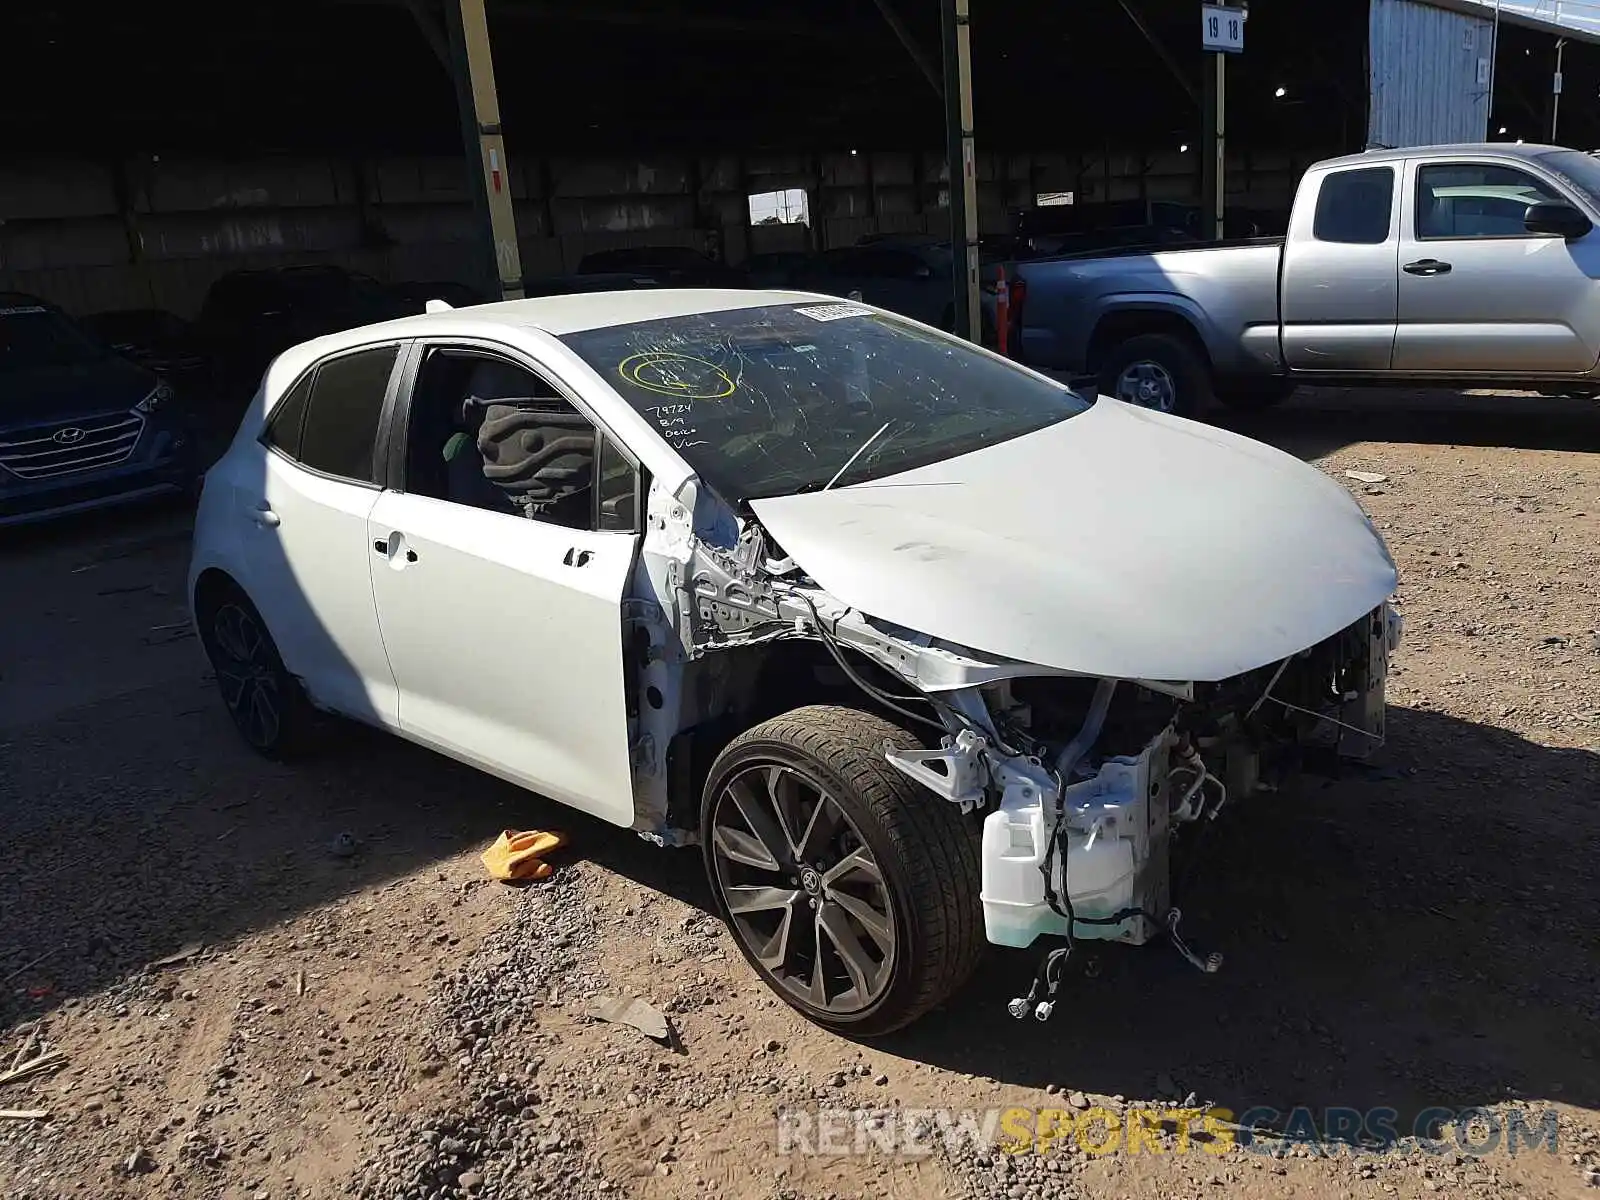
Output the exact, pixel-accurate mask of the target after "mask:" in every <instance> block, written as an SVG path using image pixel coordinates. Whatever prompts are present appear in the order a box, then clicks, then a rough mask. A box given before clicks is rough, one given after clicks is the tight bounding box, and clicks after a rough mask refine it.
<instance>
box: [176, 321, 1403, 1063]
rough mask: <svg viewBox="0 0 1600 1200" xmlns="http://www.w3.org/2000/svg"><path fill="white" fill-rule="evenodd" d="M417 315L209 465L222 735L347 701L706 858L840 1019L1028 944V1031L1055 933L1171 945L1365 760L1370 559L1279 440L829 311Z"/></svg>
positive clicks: (207, 621) (1369, 742)
mask: <svg viewBox="0 0 1600 1200" xmlns="http://www.w3.org/2000/svg"><path fill="white" fill-rule="evenodd" d="M430 307H435V308H439V309H440V310H439V311H430V312H429V313H427V314H425V315H420V316H415V317H410V318H406V319H404V320H399V321H394V322H391V323H388V324H384V325H375V326H370V327H367V328H362V329H353V330H350V331H348V332H345V333H340V334H336V335H333V336H331V337H325V338H321V339H319V340H317V341H313V342H308V343H306V344H305V345H302V346H298V347H296V348H294V349H292V350H290V351H287V352H286V353H284V354H283V355H282V356H281V357H280V358H278V360H277V361H276V362H274V363H273V365H272V366H271V368H270V369H269V370H268V372H267V374H266V377H265V379H264V380H263V382H262V386H261V389H260V391H259V392H258V393H257V395H256V397H255V400H254V402H253V403H252V405H251V407H250V409H249V411H248V413H247V415H246V417H245V419H244V422H243V424H242V425H241V427H240V429H239V432H238V434H237V436H236V437H235V438H234V440H233V443H232V445H231V447H230V448H229V450H228V451H227V453H226V454H225V455H224V456H223V457H222V459H221V460H220V461H219V462H218V463H217V465H216V466H215V467H214V468H213V469H212V471H211V472H210V474H209V475H208V476H207V479H206V484H205V489H204V494H203V499H202V501H201V505H200V511H199V515H198V518H197V523H196V528H195V542H194V558H193V565H192V569H191V574H190V596H191V598H192V602H193V607H194V616H195V621H196V624H197V627H198V630H199V633H200V636H201V638H202V639H203V642H204V645H205V649H206V651H207V653H208V655H209V656H210V659H211V662H212V664H213V666H214V668H215V671H216V677H217V681H218V683H219V685H220V688H221V691H222V695H223V699H224V700H225V701H226V703H227V706H228V710H229V712H230V713H231V714H232V716H233V719H234V721H235V722H236V724H237V726H238V728H239V731H240V733H241V734H242V735H243V736H244V737H245V738H246V739H247V740H248V741H249V743H250V744H251V745H252V746H253V747H255V748H256V749H257V750H259V751H261V752H262V753H263V754H267V755H272V756H283V755H288V754H290V753H291V752H293V751H295V750H297V749H300V748H303V747H305V746H306V745H307V744H308V742H309V741H311V740H313V739H314V735H316V734H317V733H318V731H319V729H320V727H322V726H323V724H324V714H337V715H339V716H343V717H348V718H353V719H355V720H358V721H363V722H366V723H368V724H370V725H375V726H378V727H380V728H383V729H387V730H390V731H392V732H394V733H397V734H399V735H400V736H402V737H405V738H408V739H410V740H412V741H415V742H417V743H420V744H421V745H424V746H428V747H431V748H433V749H435V750H438V751H440V752H442V753H444V754H448V755H450V756H452V757H454V758H457V759H460V760H462V761H464V762H467V763H470V764H472V765H474V766H476V767H480V768H482V769H483V770H485V771H488V772H490V773H492V774H494V775H497V776H500V777H501V778H503V779H507V780H511V781H513V782H515V783H518V784H521V785H523V786H525V787H527V788H529V789H531V790H533V791H536V792H539V793H542V794H544V795H546V796H549V797H553V798H554V799H556V800H558V801H561V802H562V803H565V804H568V805H571V806H572V807H574V808H577V809H581V810H583V811H585V812H588V813H592V814H594V815H595V816H598V817H600V818H603V819H604V820H606V821H609V822H612V823H614V824H616V825H620V826H624V827H629V828H632V829H634V830H637V831H638V832H639V833H641V834H643V835H645V836H646V837H649V838H651V839H653V840H655V841H657V842H659V843H661V844H663V845H686V844H698V845H700V846H701V847H702V848H703V853H704V856H705V863H706V869H707V873H708V875H709V878H710V880H711V885H712V889H713V891H714V893H715V896H716V900H717V903H718V905H719V906H720V908H721V911H722V914H723V916H724V917H725V918H726V920H727V922H728V924H729V926H730V928H731V929H732V931H733V934H734V936H735V937H736V939H737V941H738V943H739V945H740V947H741V948H742V949H743V951H744V954H745V956H746V957H747V958H748V959H749V961H750V963H751V965H752V967H753V968H754V969H755V970H756V971H757V972H758V973H759V974H760V975H761V976H762V978H763V979H764V980H765V981H766V982H767V983H768V984H769V985H770V986H771V987H772V988H773V989H774V990H775V991H776V992H777V993H778V994H779V995H780V996H782V997H783V998H784V999H785V1000H786V1001H788V1002H789V1003H790V1004H792V1005H793V1006H794V1007H795V1008H797V1009H799V1010H800V1011H801V1012H803V1013H804V1014H805V1015H807V1016H808V1017H810V1018H811V1019H813V1020H815V1021H817V1022H819V1023H821V1024H823V1025H826V1026H828V1027H830V1028H834V1029H838V1030H841V1031H847V1032H851V1033H854V1034H859V1035H869V1034H876V1033H882V1032H885V1031H888V1030H890V1029H894V1028H896V1027H899V1026H901V1025H904V1024H905V1023H907V1022H909V1021H911V1020H912V1019H914V1018H915V1017H917V1016H918V1015H920V1014H922V1013H923V1012H925V1011H926V1010H928V1009H929V1008H930V1007H932V1006H934V1005H936V1004H938V1003H939V1002H940V1001H942V1000H944V999H945V998H946V997H948V996H949V995H950V994H951V993H952V992H953V991H954V990H955V989H956V988H957V987H958V986H959V985H960V984H961V983H962V981H963V979H964V978H965V977H966V976H967V975H968V973H969V972H970V971H971V970H972V968H973V967H974V965H975V963H976V961H977V959H978V957H979V954H980V952H981V950H982V948H983V946H984V944H985V942H986V941H987V942H993V943H998V944H1002V945H1009V946H1016V947H1028V946H1033V945H1034V944H1035V943H1036V942H1038V941H1039V940H1040V939H1041V938H1044V939H1046V941H1045V943H1044V945H1045V946H1046V947H1047V948H1053V949H1051V953H1050V955H1048V956H1046V957H1044V958H1043V959H1042V960H1041V967H1040V970H1039V972H1038V978H1037V979H1036V981H1035V987H1034V988H1033V989H1032V990H1031V991H1030V992H1029V995H1028V997H1027V998H1026V999H1021V998H1019V1000H1017V1001H1016V1002H1014V1003H1013V1005H1012V1011H1013V1012H1014V1013H1016V1014H1017V1015H1019V1016H1020V1015H1023V1014H1025V1013H1027V1012H1029V1011H1033V1012H1035V1014H1036V1015H1039V1016H1041V1017H1042V1016H1045V1015H1048V1012H1049V1006H1048V997H1049V996H1050V994H1052V993H1053V990H1054V987H1055V985H1056V982H1057V981H1058V979H1059V976H1060V971H1059V965H1060V961H1061V955H1062V954H1063V953H1064V952H1065V951H1066V950H1069V949H1070V946H1071V944H1072V940H1073V939H1074V938H1077V939H1080V940H1081V939H1085V938H1093V939H1100V940H1111V941H1121V942H1126V943H1132V944H1142V943H1145V942H1147V941H1150V940H1152V939H1154V938H1156V937H1170V938H1171V940H1172V941H1173V942H1175V943H1176V944H1177V945H1178V946H1179V947H1180V948H1182V942H1181V940H1180V939H1179V937H1178V932H1177V927H1176V926H1177V920H1176V916H1177V914H1176V910H1175V909H1173V907H1172V903H1171V897H1170V895H1169V883H1168V880H1169V869H1168V863H1169V851H1170V850H1171V849H1172V847H1173V845H1174V843H1175V842H1176V841H1178V840H1181V839H1182V837H1183V835H1184V833H1185V832H1186V830H1187V829H1188V828H1190V827H1191V826H1193V825H1195V823H1197V822H1203V821H1206V820H1209V819H1210V818H1213V817H1215V816H1216V815H1217V813H1218V812H1219V811H1220V810H1221V809H1222V807H1223V806H1224V805H1225V804H1231V803H1233V802H1235V801H1238V800H1240V799H1242V798H1243V797H1244V796H1245V795H1247V794H1248V793H1249V792H1250V791H1252V790H1254V788H1255V786H1256V783H1257V782H1258V780H1259V779H1260V777H1261V775H1262V774H1263V772H1265V773H1267V774H1271V773H1272V772H1273V771H1274V770H1276V769H1277V768H1276V764H1277V762H1278V760H1279V759H1280V757H1282V756H1283V755H1285V754H1286V753H1289V754H1292V753H1295V752H1301V753H1303V752H1304V748H1305V747H1306V745H1307V744H1308V743H1309V744H1312V745H1320V746H1321V747H1322V748H1323V749H1324V750H1325V751H1326V752H1328V753H1331V754H1344V755H1355V756H1360V755H1364V754H1365V753H1366V752H1367V751H1368V750H1370V749H1371V747H1372V746H1374V745H1376V744H1377V743H1379V742H1380V741H1381V740H1382V737H1383V704H1384V701H1383V683H1384V676H1385V673H1386V670H1387V664H1388V659H1389V655H1390V652H1391V651H1392V650H1393V648H1394V646H1395V644H1396V641H1397V639H1398V632H1399V622H1398V618H1397V617H1396V616H1395V615H1394V613H1393V612H1392V610H1391V609H1390V607H1389V605H1388V598H1389V597H1390V596H1391V594H1392V592H1393V590H1394V587H1395V582H1396V580H1395V569H1394V564H1393V562H1392V560H1391V558H1390V556H1389V553H1388V551H1387V550H1386V548H1385V546H1384V544H1383V542H1382V540H1381V538H1380V537H1379V535H1378V534H1377V532H1376V531H1375V529H1374V528H1373V526H1372V525H1371V523H1370V522H1369V521H1368V520H1367V519H1366V517H1365V516H1364V515H1363V514H1362V512H1361V510H1360V508H1359V506H1358V505H1357V504H1356V503H1355V501H1354V500H1353V499H1352V498H1351V497H1350V496H1349V495H1348V494H1347V493H1346V492H1345V490H1344V489H1343V488H1341V487H1339V486H1338V485H1337V484H1335V483H1333V482H1332V481H1331V480H1329V479H1327V478H1326V477H1324V476H1323V475H1322V474H1321V473H1320V472H1318V471H1317V470H1315V469H1314V468H1312V467H1309V466H1306V465H1304V464H1302V463H1300V462H1299V461H1297V460H1295V459H1293V458H1291V457H1289V456H1288V455H1285V454H1282V453H1280V452H1278V451H1277V450H1274V449H1271V448H1269V447H1267V446H1263V445H1261V444H1259V443H1256V442H1253V441H1250V440H1248V439H1246V438H1242V437H1238V436H1236V435H1234V434H1231V433H1226V432H1222V431H1220V430H1217V429H1213V428H1210V427H1208V426H1205V425H1200V424H1196V423H1193V422H1189V421H1185V420H1181V419H1177V418H1172V417H1165V416H1162V415H1160V414H1156V413H1152V412H1148V411H1144V410H1140V409H1137V408H1133V407H1130V406H1128V405H1126V404H1122V403H1119V402H1117V401H1114V400H1107V399H1096V398H1095V397H1093V396H1092V395H1086V394H1080V393H1078V392H1076V391H1073V390H1071V389H1070V388H1068V387H1067V386H1065V385H1063V384H1061V383H1058V382H1055V381H1053V380H1051V379H1049V378H1047V377H1045V376H1043V375H1040V374H1037V373H1035V372H1033V371H1030V370H1028V369H1026V368H1024V367H1022V366H1019V365H1018V364H1016V363H1014V362H1011V361H1008V360H1006V359H1004V358H1001V357H998V356H996V355H994V354H991V353H989V352H988V351H985V350H983V349H980V348H978V347H975V346H972V345H970V344H968V343H966V342H962V341H960V340H957V339H955V338H953V337H951V336H949V335H947V334H943V333H940V332H938V331H936V330H933V329H930V328H927V327H925V326H922V325H919V324H916V323H915V322H912V321H909V320H906V319H904V318H902V317H898V316H895V315H893V314H891V313H887V312H883V311H881V310H878V309H876V308H872V307H870V306H867V305H861V304H854V303H842V302H839V301H837V300H833V299H828V298H825V297H817V296H809V295H803V294H797V293H792V292H743V291H710V290H702V291H671V290H659V291H640V292H626V293H613V294H589V295H579V296H558V297H551V298H547V299H539V300H526V301H518V302H514V303H505V304H490V305H484V306H480V307H474V308H466V309H460V310H447V309H443V308H442V306H430ZM1185 952H1186V953H1187V951H1185ZM1190 957H1191V958H1192V959H1193V958H1194V957H1195V956H1193V955H1192V954H1191V955H1190ZM1196 961H1199V960H1196Z"/></svg>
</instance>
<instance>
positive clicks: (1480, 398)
mask: <svg viewBox="0 0 1600 1200" xmlns="http://www.w3.org/2000/svg"><path fill="white" fill-rule="evenodd" d="M1205 419H1206V420H1207V421H1210V422H1212V423H1214V424H1216V425H1220V426H1222V427H1223V428H1225V429H1232V430H1234V431H1235V432H1236V433H1242V434H1244V435H1245V436H1247V437H1253V438H1258V439H1260V440H1261V441H1264V442H1271V443H1272V444H1273V445H1275V446H1278V447H1279V448H1281V449H1283V450H1287V451H1289V452H1290V453H1292V454H1297V455H1299V456H1300V457H1301V458H1305V459H1314V458H1320V457H1322V456H1323V455H1325V454H1332V453H1333V452H1334V451H1336V450H1340V449H1343V448H1344V447H1345V446H1348V445H1351V444H1352V443H1355V442H1409V443H1415V444H1420V445H1440V446H1495V447H1504V448H1509V449H1517V450H1579V451H1583V450H1595V451H1600V401H1595V400H1575V399H1565V398H1561V397H1554V396H1532V395H1521V394H1518V395H1463V394H1462V393H1460V392H1449V391H1429V390H1401V389H1391V388H1302V389H1301V390H1300V391H1299V392H1297V393H1296V394H1295V395H1294V397H1293V398H1292V399H1290V400H1288V401H1287V402H1285V403H1284V404H1283V405H1282V406H1281V407H1278V408H1274V409H1268V410H1267V411H1265V412H1259V413H1244V412H1230V411H1228V410H1226V409H1217V410H1213V411H1211V412H1208V413H1207V414H1206V416H1205Z"/></svg>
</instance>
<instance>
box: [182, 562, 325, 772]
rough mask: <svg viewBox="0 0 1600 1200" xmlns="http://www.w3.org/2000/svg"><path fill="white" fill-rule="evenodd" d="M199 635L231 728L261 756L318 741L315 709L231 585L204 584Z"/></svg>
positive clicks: (288, 754)
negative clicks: (211, 585)
mask: <svg viewBox="0 0 1600 1200" xmlns="http://www.w3.org/2000/svg"><path fill="white" fill-rule="evenodd" d="M196 610H197V611H196V619H197V622H198V625H199V631H200V641H201V644H202V645H204V646H205V650H206V657H207V658H209V659H210V660H211V669H212V671H213V673H214V674H215V675H216V678H217V690H218V691H219V692H220V693H221V695H222V702H223V704H224V705H225V706H226V707H227V709H228V715H229V717H230V718H232V720H233V725H234V728H235V729H237V730H238V731H239V736H241V737H242V738H244V740H245V743H246V744H247V745H249V747H250V748H251V749H252V750H254V751H255V752H256V753H257V754H260V755H261V756H262V757H263V758H268V759H272V760H274V761H282V760H285V759H290V758H295V757H298V756H299V755H301V754H304V753H306V752H307V751H309V750H311V749H312V748H313V747H314V746H315V744H316V740H317V739H316V734H317V731H318V720H317V713H316V710H315V709H313V708H312V706H311V702H310V700H309V699H307V697H306V693H305V689H304V688H302V687H301V686H300V681H299V680H298V679H296V678H295V677H294V676H293V675H291V674H289V671H288V669H287V668H286V667H285V666H284V665H283V659H282V657H281V656H280V655H279V654H278V647H277V645H276V644H275V643H274V642H273V640H272V635H271V634H270V633H268V632H267V623H266V622H265V621H263V620H262V619H261V614H260V613H259V612H258V611H257V610H256V606H255V605H254V604H252V603H250V599H249V597H248V596H246V595H245V594H244V592H243V591H242V590H241V589H240V588H238V587H237V586H235V585H232V584H228V585H220V586H215V587H213V588H211V589H209V590H208V592H207V593H206V594H205V595H204V596H203V597H202V599H201V601H200V603H199V604H197V605H196Z"/></svg>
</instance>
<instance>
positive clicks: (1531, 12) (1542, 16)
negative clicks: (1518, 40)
mask: <svg viewBox="0 0 1600 1200" xmlns="http://www.w3.org/2000/svg"><path fill="white" fill-rule="evenodd" d="M1419 3H1422V4H1428V5H1431V6H1433V7H1434V8H1442V9H1447V10H1449V11H1452V12H1458V13H1464V14H1467V15H1470V16H1473V17H1478V18H1481V19H1485V20H1489V21H1493V20H1494V13H1495V8H1496V7H1497V6H1498V8H1499V10H1500V20H1501V21H1502V22H1505V23H1508V24H1511V25H1520V26H1522V27H1523V28H1525V29H1537V30H1539V31H1540V32H1541V33H1548V34H1550V35H1551V36H1552V37H1568V38H1574V39H1576V40H1578V41H1583V42H1592V43H1594V44H1596V45H1600V3H1595V2H1594V0H1498V5H1497V3H1496V0H1419Z"/></svg>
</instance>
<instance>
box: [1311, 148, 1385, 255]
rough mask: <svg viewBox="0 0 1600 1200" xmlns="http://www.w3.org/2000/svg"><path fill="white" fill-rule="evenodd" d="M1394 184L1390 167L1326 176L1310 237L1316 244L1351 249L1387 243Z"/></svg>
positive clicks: (1366, 168)
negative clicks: (1330, 243) (1351, 247)
mask: <svg viewBox="0 0 1600 1200" xmlns="http://www.w3.org/2000/svg"><path fill="white" fill-rule="evenodd" d="M1394 180H1395V173H1394V168H1393V167H1363V168H1361V169H1360V170H1356V171H1336V172H1334V173H1333V174H1331V175H1329V176H1328V177H1327V178H1326V179H1324V180H1323V181H1322V190H1321V191H1319V192H1318V193H1317V215H1316V224H1315V226H1314V228H1313V229H1312V236H1313V237H1315V238H1316V239H1317V241H1319V242H1339V243H1342V244H1344V245H1351V246H1377V245H1381V244H1382V243H1384V242H1386V241H1388V240H1389V225H1390V218H1391V217H1392V216H1393V214H1394Z"/></svg>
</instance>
